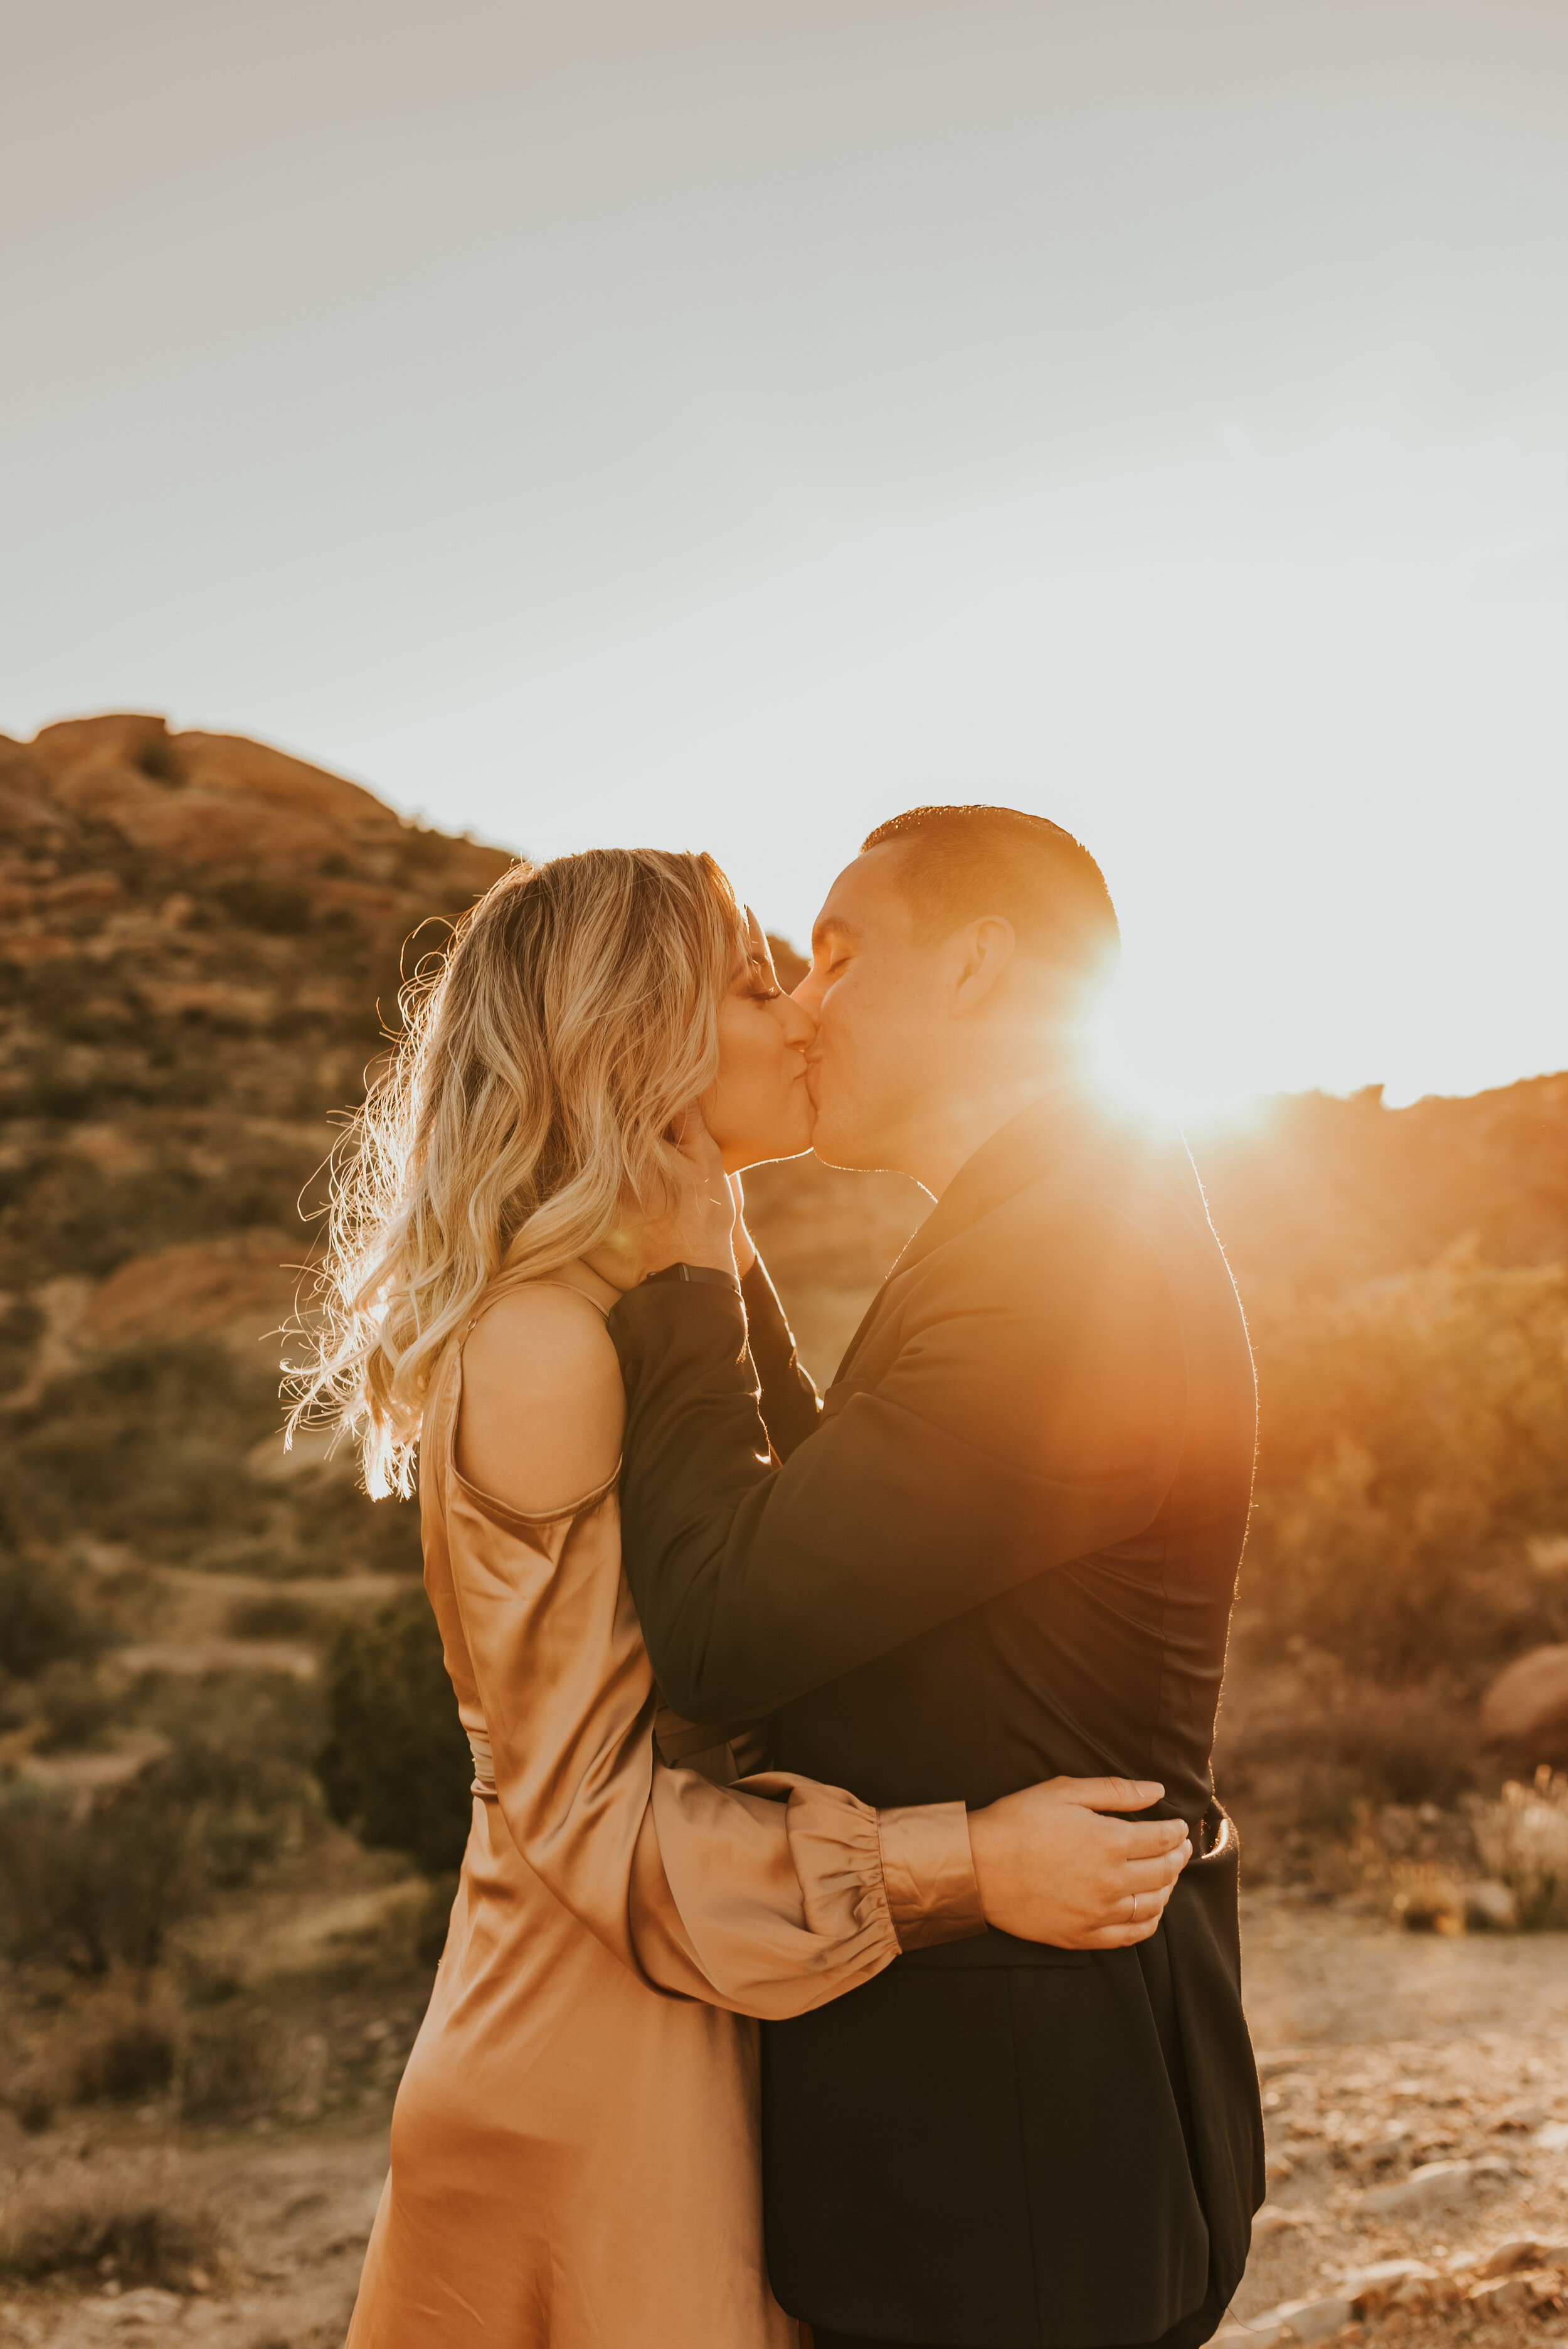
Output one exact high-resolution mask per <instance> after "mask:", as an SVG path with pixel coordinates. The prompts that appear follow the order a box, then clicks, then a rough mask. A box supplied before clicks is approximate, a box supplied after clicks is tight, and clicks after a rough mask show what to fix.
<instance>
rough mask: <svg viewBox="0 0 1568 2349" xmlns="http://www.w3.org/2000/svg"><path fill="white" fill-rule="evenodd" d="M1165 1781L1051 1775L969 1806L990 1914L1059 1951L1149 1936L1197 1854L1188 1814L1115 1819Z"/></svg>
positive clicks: (1156, 1796) (1143, 1803) (1022, 1936)
mask: <svg viewBox="0 0 1568 2349" xmlns="http://www.w3.org/2000/svg"><path fill="white" fill-rule="evenodd" d="M1164 1791H1165V1789H1164V1787H1163V1786H1161V1785H1156V1784H1155V1782H1154V1781H1153V1780H1152V1779H1150V1778H1047V1780H1046V1781H1045V1783H1044V1784H1043V1785H1038V1786H1026V1787H1025V1789H1024V1790H1023V1792H1022V1793H1021V1794H1017V1795H1004V1796H1003V1798H1002V1800H1001V1801H1000V1802H998V1803H992V1804H990V1805H989V1806H987V1807H986V1808H985V1810H982V1811H971V1812H970V1814H969V1845H970V1849H971V1850H972V1852H973V1853H974V1856H975V1881H976V1882H977V1883H978V1885H979V1888H980V1903H981V1906H982V1908H983V1909H985V1921H986V1923H987V1924H988V1925H995V1927H996V1928H997V1930H999V1931H1000V1932H1004V1933H1015V1934H1016V1935H1017V1937H1018V1938H1019V1940H1025V1941H1049V1942H1051V1943H1053V1944H1054V1945H1055V1947H1056V1948H1057V1949H1059V1950H1120V1949H1125V1948H1127V1947H1128V1946H1129V1944H1130V1943H1131V1942H1133V1941H1146V1940H1148V1939H1149V1936H1150V1934H1151V1933H1152V1932H1153V1931H1154V1930H1155V1927H1156V1926H1157V1925H1158V1924H1159V1922H1160V1920H1161V1917H1162V1916H1163V1915H1164V1913H1165V1903H1166V1902H1167V1901H1168V1900H1169V1899H1170V1898H1171V1886H1172V1885H1173V1884H1174V1883H1175V1881H1176V1878H1178V1877H1179V1876H1180V1875H1181V1870H1182V1869H1183V1868H1185V1867H1186V1865H1187V1862H1188V1861H1189V1860H1190V1859H1191V1857H1192V1847H1191V1843H1190V1841H1189V1840H1188V1837H1187V1830H1186V1828H1185V1826H1183V1825H1182V1823H1181V1820H1180V1819H1116V1818H1105V1817H1103V1816H1101V1814H1102V1813H1103V1812H1106V1811H1143V1810H1147V1809H1148V1808H1149V1806H1150V1804H1151V1803H1157V1802H1158V1801H1159V1800H1160V1797H1161V1795H1162V1794H1163V1793H1164Z"/></svg>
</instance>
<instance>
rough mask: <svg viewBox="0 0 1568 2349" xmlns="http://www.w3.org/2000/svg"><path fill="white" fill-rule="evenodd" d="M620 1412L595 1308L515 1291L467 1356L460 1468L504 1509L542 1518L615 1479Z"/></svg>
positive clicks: (574, 1299)
mask: <svg viewBox="0 0 1568 2349" xmlns="http://www.w3.org/2000/svg"><path fill="white" fill-rule="evenodd" d="M625 1408H626V1406H625V1392H624V1388H623V1387H622V1384H621V1365H620V1361H619V1359H618V1357H617V1355H616V1352H615V1349H614V1345H613V1344H612V1343H611V1341H610V1335H609V1332H608V1330H606V1329H605V1327H604V1323H603V1319H602V1317H601V1315H600V1314H599V1312H598V1310H597V1309H596V1308H595V1307H594V1306H593V1305H592V1304H590V1303H589V1301H588V1299H586V1298H585V1297H581V1296H578V1295H576V1294H574V1293H573V1292H571V1291H569V1290H567V1289H564V1288H551V1287H546V1286H544V1285H543V1284H542V1283H540V1284H535V1285H532V1286H530V1287H527V1288H514V1289H512V1290H511V1291H510V1292H509V1293H508V1294H507V1295H506V1296H504V1297H501V1298H500V1299H497V1301H496V1303H495V1304H494V1305H492V1306H491V1307H490V1310H489V1312H488V1313H486V1314H485V1315H484V1317H483V1319H481V1320H480V1324H479V1327H478V1328H477V1329H476V1330H474V1331H473V1332H472V1334H471V1335H470V1337H469V1341H468V1344H467V1346H466V1347H465V1349H464V1352H463V1404H462V1414H461V1417H460V1419H459V1425H458V1465H459V1468H460V1469H461V1471H462V1473H463V1475H465V1476H466V1477H467V1478H468V1480H469V1484H471V1485H478V1486H479V1488H480V1491H481V1492H484V1493H490V1494H491V1495H493V1496H494V1497H495V1499H497V1500H498V1501H504V1502H506V1503H507V1505H508V1506H509V1507H511V1508H514V1509H519V1510H521V1511H522V1512H523V1513H524V1514H525V1515H528V1516H547V1515H549V1514H550V1512H551V1511H552V1510H555V1509H564V1508H567V1507H569V1506H571V1504H572V1503H573V1501H579V1500H581V1499H582V1498H583V1495H584V1494H585V1493H592V1492H594V1491H596V1490H597V1489H598V1487H599V1486H600V1485H603V1483H604V1482H605V1481H606V1479H607V1478H609V1477H610V1476H613V1475H614V1472H615V1466H616V1463H617V1462H618V1460H619V1459H620V1456H621V1433H622V1428H623V1426H624V1420H625Z"/></svg>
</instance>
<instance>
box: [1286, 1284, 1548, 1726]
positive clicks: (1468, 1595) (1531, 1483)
mask: <svg viewBox="0 0 1568 2349" xmlns="http://www.w3.org/2000/svg"><path fill="white" fill-rule="evenodd" d="M1249 1320H1250V1324H1251V1328H1252V1333H1253V1347H1254V1350H1255V1352H1256V1355H1257V1361H1258V1387H1259V1402H1260V1424H1261V1433H1260V1451H1259V1466H1258V1488H1257V1501H1256V1507H1255V1514H1254V1518H1253V1531H1252V1536H1251V1539H1250V1542H1249V1547H1248V1559H1247V1565H1246V1568H1245V1573H1244V1579H1243V1595H1244V1601H1245V1608H1246V1619H1247V1621H1248V1622H1249V1623H1250V1624H1251V1625H1252V1627H1253V1634H1254V1637H1255V1639H1256V1640H1257V1642H1258V1644H1259V1645H1260V1646H1261V1647H1262V1649H1263V1650H1264V1651H1265V1652H1266V1651H1273V1652H1275V1653H1277V1652H1280V1651H1283V1649H1284V1646H1285V1644H1286V1642H1287V1641H1288V1640H1289V1639H1290V1637H1291V1636H1292V1635H1296V1636H1301V1637H1305V1639H1307V1640H1310V1641H1312V1642H1313V1643H1314V1644H1315V1645H1317V1646H1320V1647H1322V1648H1324V1649H1326V1650H1327V1651H1331V1652H1332V1653H1334V1654H1335V1655H1336V1656H1338V1657H1339V1658H1341V1659H1342V1660H1343V1661H1346V1662H1347V1663H1350V1664H1351V1665H1352V1666H1353V1667H1354V1668H1356V1669H1357V1670H1358V1671H1368V1672H1371V1673H1374V1674H1377V1676H1379V1677H1381V1678H1384V1679H1387V1680H1390V1681H1395V1682H1398V1681H1400V1680H1403V1679H1408V1678H1411V1677H1417V1678H1418V1677H1421V1676H1423V1675H1429V1674H1430V1673H1431V1672H1433V1671H1438V1670H1447V1671H1451V1672H1452V1673H1454V1674H1455V1675H1456V1676H1458V1678H1459V1679H1460V1680H1461V1681H1463V1682H1470V1683H1471V1684H1473V1682H1474V1681H1475V1680H1476V1678H1477V1677H1478V1676H1484V1675H1485V1673H1486V1672H1487V1671H1490V1670H1492V1669H1494V1668H1495V1666H1496V1664H1497V1662H1498V1661H1500V1660H1501V1658H1502V1657H1504V1656H1505V1655H1507V1654H1509V1653H1511V1652H1514V1651H1517V1650H1519V1649H1520V1648H1523V1647H1527V1646H1530V1645H1532V1644H1533V1643H1534V1642H1536V1641H1542V1640H1553V1639H1562V1638H1563V1637H1564V1636H1568V1578H1563V1579H1560V1580H1557V1581H1555V1582H1553V1581H1551V1580H1549V1579H1547V1578H1543V1577H1542V1576H1540V1575H1538V1574H1536V1573H1534V1572H1533V1571H1532V1568H1531V1566H1530V1563H1529V1558H1528V1552H1527V1545H1528V1543H1529V1541H1530V1539H1531V1537H1532V1536H1539V1535H1541V1534H1543V1533H1550V1532H1553V1531H1554V1530H1556V1529H1558V1528H1560V1527H1561V1526H1564V1525H1568V1270H1564V1268H1562V1267H1553V1266H1548V1267H1525V1268H1510V1269H1503V1270H1500V1269H1498V1268H1494V1267H1492V1266H1489V1265H1483V1264H1481V1263H1480V1262H1478V1261H1477V1259H1476V1258H1475V1257H1474V1255H1473V1253H1471V1252H1470V1251H1468V1250H1466V1249H1456V1250H1452V1251H1450V1252H1449V1254H1448V1255H1447V1256H1446V1257H1443V1258H1442V1259H1440V1260H1439V1262H1438V1263H1437V1264H1435V1265H1432V1266H1429V1267H1428V1268H1425V1269H1424V1270H1422V1271H1419V1272H1413V1273H1409V1274H1407V1275H1405V1276H1403V1277H1401V1278H1397V1279H1390V1280H1383V1281H1378V1282H1376V1283H1374V1284H1372V1285H1370V1286H1369V1287H1367V1288H1364V1289H1361V1290H1358V1291H1357V1292H1355V1293H1353V1294H1351V1295H1349V1296H1347V1297H1344V1298H1339V1299H1322V1298H1318V1299H1300V1298H1276V1299H1272V1300H1265V1301H1264V1302H1263V1303H1261V1304H1260V1303H1258V1302H1257V1301H1255V1300H1254V1301H1253V1304H1252V1306H1251V1308H1250V1310H1249Z"/></svg>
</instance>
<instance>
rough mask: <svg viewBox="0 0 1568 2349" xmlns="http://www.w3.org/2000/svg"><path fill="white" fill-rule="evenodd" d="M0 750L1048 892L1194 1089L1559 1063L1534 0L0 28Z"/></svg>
mask: <svg viewBox="0 0 1568 2349" xmlns="http://www.w3.org/2000/svg"><path fill="white" fill-rule="evenodd" d="M0 78H3V79H4V84H5V89H6V102H5V138H4V140H3V142H0V335H3V336H4V341H5V349H4V364H3V366H0V550H3V559H0V729H3V730H6V731H8V732H11V733H13V734H24V735H25V734H28V733H30V732H31V731H32V730H33V729H34V728H35V727H36V726H37V725H39V724H41V723H43V722H46V720H48V719H52V718H57V717H62V716H66V715H69V714H76V713H78V712H82V711H87V710H92V709H118V708H135V709H162V710H165V711H167V712H168V714H169V716H170V721H171V723H173V724H175V725H180V726H201V727H208V728H213V729H217V730H225V731H234V732H246V733H253V734H257V735H260V736H262V737H263V738H265V739H268V740H273V741H276V742H280V743H283V744H284V745H285V746H287V747H288V748H290V749H294V750H299V751H300V752H302V753H303V754H304V755H305V756H307V757H309V758H313V759H315V760H317V761H321V762H323V763H325V764H327V765H331V766H334V767H335V768H337V769H339V770H340V771H344V772H346V773H349V774H352V775H354V776H356V778H358V779H359V780H361V781H365V782H366V783H368V784H370V785H371V786H372V787H373V788H374V789H375V790H377V792H381V793H382V794H383V795H384V796H386V797H387V798H389V799H390V800H392V801H393V802H395V803H396V804H397V805H398V806H400V807H402V808H405V809H407V810H417V811H418V812H421V813H422V814H423V815H425V816H426V817H427V818H428V820H430V821H431V822H433V823H438V824H441V825H443V826H447V827H458V828H460V827H463V826H467V827H469V828H471V829H472V830H474V831H475V832H478V833H481V834H483V835H485V836H487V837H489V838H491V839H496V840H500V841H504V842H507V843H511V844H513V845H516V846H519V847H522V848H525V849H527V850H529V851H530V852H531V853H533V854H554V853H557V852H559V851H562V850H564V849H568V848H572V847H576V846H583V845H587V844H590V843H597V842H603V841H624V842H654V843H663V844H666V845H672V846H699V845H701V846H707V847H711V848H712V849H713V850H714V851H715V852H716V854H718V855H719V856H720V858H721V859H722V860H723V861H724V863H725V864H727V866H728V868H729V869H730V871H731V873H732V874H733V877H734V879H735V881H736V884H737V886H738V889H739V890H740V891H741V893H742V894H743V895H746V896H747V897H748V898H750V899H751V900H752V901H753V902H754V903H755V904H756V905H758V909H759V910H760V911H761V913H762V914H763V916H765V918H766V919H767V921H768V922H769V925H770V926H774V927H778V928H782V929H785V930H787V931H789V932H791V933H792V934H793V935H794V936H797V937H798V938H799V937H801V936H803V935H804V933H805V932H806V930H807V929H808V928H809V926H810V916H811V913H812V911H813V910H814V907H815V905H816V904H817V902H818V900H819V898H820V895H821V894H822V892H823V890H824V888H825V885H826V884H827V882H828V880H829V879H830V877H831V875H832V874H833V872H834V871H835V870H836V869H837V867H838V866H839V865H840V864H841V863H842V862H844V861H845V859H846V858H847V857H848V856H849V855H850V854H851V853H852V852H853V850H854V848H855V847H856V845H857V843H858V842H859V839H860V837H861V834H862V833H863V832H864V831H866V830H867V829H868V828H869V827H870V826H871V825H872V823H876V822H877V821H879V820H880V819H881V818H882V817H883V816H885V815H888V814H890V813H892V812H895V811H896V810H897V809H899V808H901V807H903V806H907V805H909V804H911V803H912V802H916V801H920V800H924V799H934V798H941V799H982V800H1000V801H1006V802H1011V803H1013V804H1015V805H1018V806H1023V807H1028V808H1032V809H1037V810H1038V811H1039V812H1042V813H1046V814H1048V815H1051V816H1053V817H1055V818H1056V819H1057V822H1059V823H1065V824H1067V825H1068V826H1070V827H1071V828H1072V829H1073V830H1074V831H1076V832H1078V833H1079V835H1080V836H1081V837H1082V838H1083V839H1084V840H1086V841H1087V843H1088V845H1089V846H1090V847H1091V848H1092V849H1093V850H1094V851H1095V853H1096V854H1098V855H1099V858H1100V861H1101V863H1102V864H1103V865H1104V867H1105V870H1106V873H1107V875H1108V878H1109V882H1110V885H1111V888H1112V891H1113V893H1114V895H1115V896H1116V898H1117V901H1118V905H1119V908H1120V911H1121V915H1122V921H1123V927H1124V931H1125V933H1126V936H1127V941H1128V953H1129V1009H1130V1012H1136V1015H1137V1022H1138V1026H1139V1030H1140V1035H1141V1037H1142V1043H1143V1057H1144V1060H1145V1061H1146V1062H1147V1063H1149V1064H1150V1065H1151V1066H1152V1067H1153V1068H1154V1069H1155V1071H1157V1073H1159V1075H1160V1076H1161V1078H1162V1079H1163V1080H1165V1081H1167V1082H1168V1084H1169V1088H1170V1091H1171V1097H1172V1098H1174V1099H1175V1100H1176V1101H1177V1102H1179V1103H1181V1104H1182V1105H1185V1106H1187V1107H1189V1108H1192V1109H1196V1108H1199V1107H1202V1104H1203V1103H1204V1102H1207V1101H1208V1100H1210V1099H1216V1098H1226V1097H1229V1096H1230V1095H1233V1094H1234V1093H1238V1092H1246V1091H1248V1090H1250V1089H1252V1088H1254V1087H1268V1088H1274V1087H1298V1086H1304V1085H1309V1084H1320V1085H1324V1086H1326V1087H1328V1088H1330V1089H1332V1090H1336V1091H1344V1090H1347V1089H1349V1088H1351V1087H1354V1086H1357V1085H1359V1084H1363V1083H1367V1082H1370V1081H1377V1080H1384V1081H1387V1085H1388V1088H1389V1095H1390V1098H1393V1099H1400V1100H1403V1099H1408V1098H1411V1097H1413V1096H1414V1095H1415V1094H1418V1093H1420V1092H1427V1091H1440V1092H1467V1091H1470V1090H1473V1089H1475V1088H1478V1087H1480V1086H1482V1085H1487V1084H1494V1083H1501V1082H1505V1081H1508V1080H1510V1079H1511V1078H1513V1077H1515V1076H1519V1075H1522V1074H1527V1073H1531V1072H1533V1071H1540V1070H1543V1069H1547V1068H1560V1067H1563V1066H1568V919H1565V918H1564V907H1565V902H1568V625H1565V624H1568V7H1565V6H1564V5H1563V0H1470V5H1462V6H1456V5H1444V0H1312V5H1303V0H1288V5H1287V4H1286V0H1275V5H1269V0H1071V5H1064V0H1024V5H995V0H942V5H928V0H789V5H747V0H712V5H698V4H697V0H637V4H636V5H632V0H617V5H595V0H586V5H584V0H571V5H557V6H554V7H551V8H548V9H546V8H542V7H539V6H535V5H526V0H506V5H490V4H489V0H443V5H441V6H439V7H436V6H434V5H427V6H424V7H417V6H413V5H406V0H377V5H374V6H372V5H368V0H309V5H304V0H268V5H267V6H265V7H264V8H263V7H261V6H258V5H254V0H252V5H246V6H244V7H241V6H238V5H232V0H133V5H127V4H126V0H48V5H42V0H32V5H23V0H0Z"/></svg>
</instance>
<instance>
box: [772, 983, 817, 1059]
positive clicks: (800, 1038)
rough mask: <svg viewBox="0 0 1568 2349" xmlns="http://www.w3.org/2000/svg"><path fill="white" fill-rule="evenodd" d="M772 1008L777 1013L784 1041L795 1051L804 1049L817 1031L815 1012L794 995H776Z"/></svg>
mask: <svg viewBox="0 0 1568 2349" xmlns="http://www.w3.org/2000/svg"><path fill="white" fill-rule="evenodd" d="M773 1008H774V1009H775V1010H776V1011H777V1012H778V1014H779V1026H780V1027H781V1028H782V1029H783V1030H784V1040H785V1042H786V1043H787V1044H791V1045H793V1046H794V1047H795V1049H796V1050H797V1051H801V1052H803V1051H805V1050H807V1048H808V1047H809V1045H810V1042H811V1040H812V1038H813V1037H814V1036H815V1035H816V1032H817V1016H816V1013H815V1012H814V1011H813V1010H811V1009H809V1008H808V1006H807V1005H805V1004H804V1003H802V1002H801V1001H800V999H799V996H795V995H779V996H776V997H775V998H774V1004H773Z"/></svg>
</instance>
